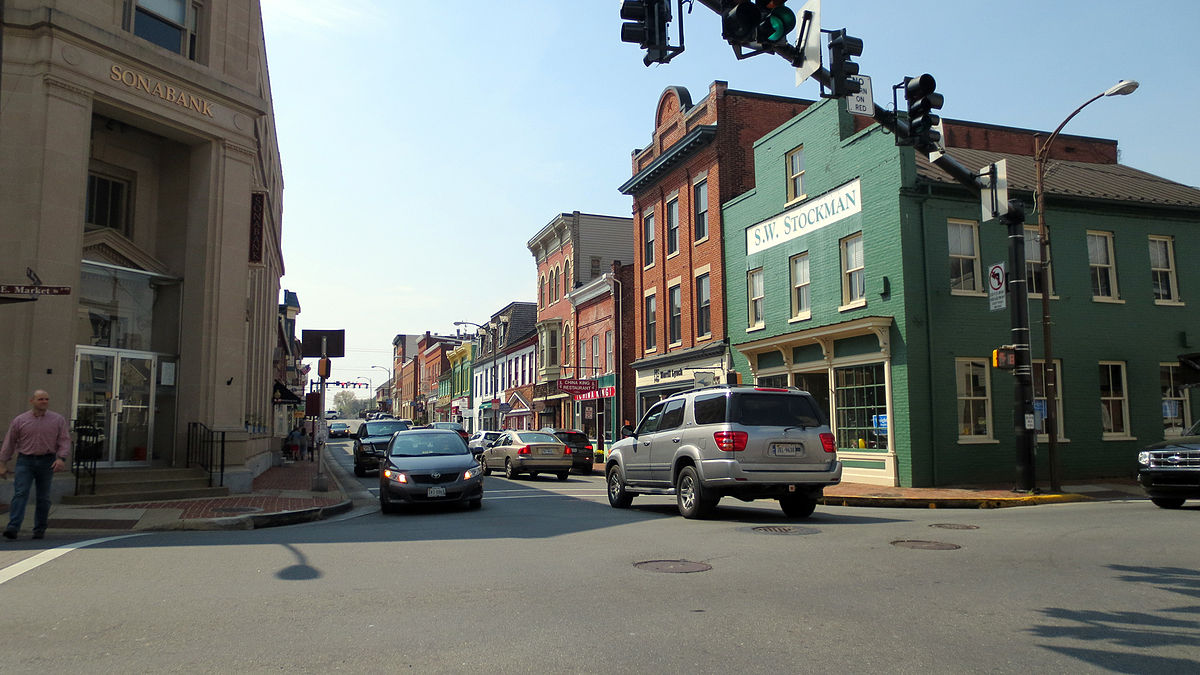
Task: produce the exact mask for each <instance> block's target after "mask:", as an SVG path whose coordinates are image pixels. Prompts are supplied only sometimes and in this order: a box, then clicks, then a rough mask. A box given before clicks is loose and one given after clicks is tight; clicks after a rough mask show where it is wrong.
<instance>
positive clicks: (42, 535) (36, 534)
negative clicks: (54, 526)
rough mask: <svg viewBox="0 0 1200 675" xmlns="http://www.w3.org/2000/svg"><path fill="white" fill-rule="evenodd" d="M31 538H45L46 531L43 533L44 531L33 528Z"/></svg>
mask: <svg viewBox="0 0 1200 675" xmlns="http://www.w3.org/2000/svg"><path fill="white" fill-rule="evenodd" d="M33 538H34V539H45V538H46V533H45V532H44V531H39V530H34V531H33Z"/></svg>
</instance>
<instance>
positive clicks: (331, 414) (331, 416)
mask: <svg viewBox="0 0 1200 675" xmlns="http://www.w3.org/2000/svg"><path fill="white" fill-rule="evenodd" d="M338 417H340V415H338V411H336V410H326V411H325V419H327V420H336V419H337V418H338Z"/></svg>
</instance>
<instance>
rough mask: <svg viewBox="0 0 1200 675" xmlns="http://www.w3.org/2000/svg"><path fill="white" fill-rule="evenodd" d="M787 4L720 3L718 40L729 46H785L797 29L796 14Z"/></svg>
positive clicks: (762, 0) (780, 0)
mask: <svg viewBox="0 0 1200 675" xmlns="http://www.w3.org/2000/svg"><path fill="white" fill-rule="evenodd" d="M785 2H787V0H722V2H721V37H723V38H725V40H726V41H727V42H729V44H732V45H746V44H751V43H757V44H759V45H762V46H770V45H772V44H780V43H783V44H786V43H787V37H788V33H790V32H792V29H793V28H795V27H796V13H795V12H793V11H792V10H790V9H788V7H787V6H786V5H785V4H784V3H785Z"/></svg>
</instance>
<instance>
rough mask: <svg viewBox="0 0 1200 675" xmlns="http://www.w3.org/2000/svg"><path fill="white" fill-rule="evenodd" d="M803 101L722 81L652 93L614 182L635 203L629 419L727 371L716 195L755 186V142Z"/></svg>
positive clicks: (803, 104)
mask: <svg viewBox="0 0 1200 675" xmlns="http://www.w3.org/2000/svg"><path fill="white" fill-rule="evenodd" d="M810 105H812V101H806V100H802V99H795V98H786V97H782V96H771V95H767V94H758V93H752V92H744V91H736V90H731V89H729V88H728V85H727V84H726V83H725V82H720V81H717V82H713V83H712V84H711V85H710V86H709V90H708V96H706V97H705V98H704V99H703V100H701V101H700V102H699V103H697V104H695V105H693V104H692V99H691V95H690V94H689V93H688V91H687V89H685V88H683V87H668V88H667V89H666V90H665V91H663V93H662V95H661V96H660V97H659V100H658V106H657V108H656V109H655V114H654V134H653V137H652V140H651V143H650V145H649V146H648V147H646V148H644V149H642V150H639V151H635V152H634V154H633V177H632V178H630V179H629V180H628V181H626V182H625V184H623V185H621V187H620V188H619V189H620V191H621V192H622V193H624V194H627V195H630V196H631V197H633V212H634V218H633V221H634V222H633V231H634V232H633V235H634V236H633V241H634V257H633V261H634V271H633V286H634V289H633V298H632V302H631V305H632V306H631V307H630V309H631V310H632V315H633V317H634V321H633V324H634V325H633V331H632V332H631V333H630V334H629V336H628V337H627V338H626V340H625V342H626V343H627V346H628V348H629V349H630V350H631V351H632V356H633V358H632V360H631V362H630V365H631V366H632V368H633V369H634V376H633V378H632V379H633V382H631V383H630V384H631V385H633V388H635V389H636V394H635V401H636V407H635V408H633V409H631V410H628V412H627V416H628V417H630V418H631V419H635V418H636V417H638V416H640V415H641V413H643V412H644V411H645V410H646V408H648V407H649V406H650V405H651V404H653V403H654V402H656V401H658V400H660V399H661V398H663V397H665V396H668V395H670V394H672V393H675V392H677V391H682V390H685V389H690V388H692V387H693V386H696V385H697V384H703V383H706V382H709V381H717V382H719V381H724V379H725V377H726V373H727V372H728V370H729V366H730V359H729V353H728V352H729V346H728V340H727V339H726V326H725V320H724V317H725V298H724V291H723V289H724V288H725V280H724V274H723V272H724V261H723V243H722V224H721V205H722V204H723V203H725V202H726V201H728V200H729V199H732V198H733V197H736V196H738V195H740V194H742V193H743V192H746V191H747V190H749V189H750V188H752V187H753V185H754V142H755V141H756V140H758V139H759V138H761V137H762V136H763V135H764V134H765V133H766V132H768V131H770V130H772V129H774V128H776V127H778V126H779V125H780V124H782V123H783V122H785V121H787V120H789V119H791V118H792V117H795V116H796V115H797V114H799V113H800V112H802V111H803V110H804V109H805V108H807V107H808V106H810ZM802 168H803V167H800V169H801V170H802ZM635 421H636V420H635Z"/></svg>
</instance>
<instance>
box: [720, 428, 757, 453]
mask: <svg viewBox="0 0 1200 675" xmlns="http://www.w3.org/2000/svg"><path fill="white" fill-rule="evenodd" d="M749 437H750V435H749V434H747V433H746V432H745V431H717V432H714V433H713V441H714V442H716V444H717V449H718V450H723V451H724V452H740V451H742V450H745V449H746V440H747V439H748V438H749Z"/></svg>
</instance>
